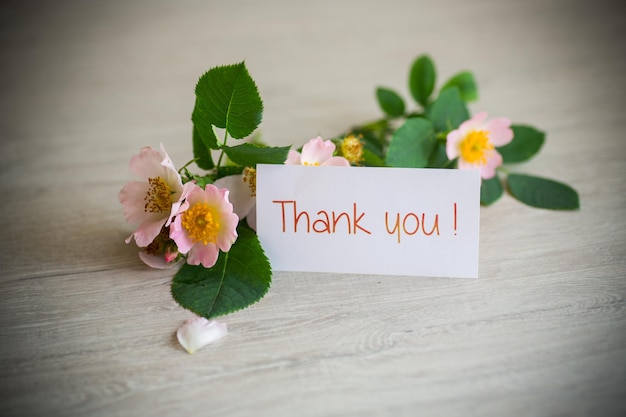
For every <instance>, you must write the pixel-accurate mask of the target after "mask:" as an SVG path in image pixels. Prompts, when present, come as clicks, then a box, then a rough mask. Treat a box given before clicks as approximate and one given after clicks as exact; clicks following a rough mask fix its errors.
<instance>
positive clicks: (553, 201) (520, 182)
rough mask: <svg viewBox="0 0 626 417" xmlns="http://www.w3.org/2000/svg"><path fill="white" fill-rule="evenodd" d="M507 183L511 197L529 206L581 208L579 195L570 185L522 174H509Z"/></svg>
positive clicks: (562, 208)
mask: <svg viewBox="0 0 626 417" xmlns="http://www.w3.org/2000/svg"><path fill="white" fill-rule="evenodd" d="M507 183H508V188H509V191H510V192H511V195H512V196H513V197H515V198H516V199H518V200H519V201H521V202H522V203H525V204H528V205H529V206H532V207H539V208H546V209H554V210H576V209H578V208H580V203H579V199H578V193H577V192H576V191H575V190H574V189H573V188H571V187H570V186H569V185H566V184H563V183H560V182H557V181H553V180H549V179H545V178H539V177H532V176H530V175H522V174H509V175H508V177H507Z"/></svg>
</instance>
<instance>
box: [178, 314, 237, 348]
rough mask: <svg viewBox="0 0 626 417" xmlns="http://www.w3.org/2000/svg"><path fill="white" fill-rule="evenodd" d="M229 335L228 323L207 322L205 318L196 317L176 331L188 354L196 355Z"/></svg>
mask: <svg viewBox="0 0 626 417" xmlns="http://www.w3.org/2000/svg"><path fill="white" fill-rule="evenodd" d="M227 333H228V326H227V325H226V323H221V322H219V321H217V320H207V319H206V318H204V317H194V318H191V319H188V320H186V321H185V322H184V323H183V324H182V326H180V327H179V328H178V330H177V331H176V337H177V338H178V342H179V343H180V344H181V345H182V347H184V348H185V350H186V351H187V352H188V353H194V352H195V351H196V350H198V349H201V348H203V347H205V346H206V345H208V344H209V343H213V342H215V341H217V340H219V339H221V338H222V337H224V336H226V334H227Z"/></svg>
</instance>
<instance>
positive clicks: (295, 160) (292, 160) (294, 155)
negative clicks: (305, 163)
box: [285, 149, 302, 165]
mask: <svg viewBox="0 0 626 417" xmlns="http://www.w3.org/2000/svg"><path fill="white" fill-rule="evenodd" d="M285 165H302V159H301V155H300V152H298V151H294V150H293V149H290V150H289V154H288V155H287V160H286V161H285Z"/></svg>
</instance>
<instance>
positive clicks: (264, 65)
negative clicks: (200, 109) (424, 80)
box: [0, 0, 626, 417]
mask: <svg viewBox="0 0 626 417" xmlns="http://www.w3.org/2000/svg"><path fill="white" fill-rule="evenodd" d="M14 3H17V2H14ZM0 11H1V13H0V22H1V23H0V48H1V50H2V55H1V57H0V59H1V62H2V65H1V67H0V68H1V69H0V71H1V75H2V76H1V77H0V83H1V88H2V89H1V95H0V135H1V136H0V137H1V139H2V140H1V144H0V166H1V175H2V176H1V184H2V188H1V192H2V196H3V197H4V203H3V204H2V207H1V212H0V213H1V217H2V219H3V220H4V230H3V234H2V239H1V243H0V262H1V266H2V269H1V273H0V294H1V296H0V297H1V304H0V306H1V307H0V329H1V333H0V363H1V367H0V369H1V373H0V415H2V416H64V417H66V416H161V415H163V416H182V415H200V416H204V415H210V416H359V417H362V416H416V415H420V416H425V415H435V416H455V415H464V416H465V415H484V416H575V415H580V416H586V415H588V416H617V415H624V414H622V413H624V412H626V400H625V398H626V397H625V394H626V388H625V387H626V314H625V307H626V305H625V302H624V296H625V295H626V282H625V262H624V258H625V256H626V244H625V231H626V221H625V218H626V217H625V216H624V214H625V212H624V205H625V204H626V198H625V196H626V181H625V180H626V176H625V173H626V172H625V169H624V160H625V159H626V141H625V138H624V122H625V121H626V118H625V117H624V108H625V105H626V100H625V94H624V93H625V92H626V89H625V87H626V83H625V82H624V73H625V71H626V55H625V54H624V53H623V52H624V47H623V44H624V40H625V35H626V29H625V28H626V19H625V14H624V9H623V8H621V9H620V8H619V6H616V3H609V2H605V3H603V2H594V3H593V4H592V3H591V2H584V1H550V2H548V1H543V0H529V1H524V2H521V1H515V0H508V1H498V0H477V1H473V2H468V1H462V0H442V1H437V2H425V1H410V0H404V1H403V0H390V1H385V2H376V1H358V2H357V1H354V2H352V1H338V0H334V1H329V0H319V1H316V2H298V1H280V0H270V1H263V2H261V1H252V0H249V1H180V2H167V1H99V2H80V1H73V2H72V1H63V2H43V1H42V2H19V4H12V5H6V4H4V3H3V5H2V6H0ZM422 53H428V54H429V55H430V56H431V57H432V58H433V59H434V60H435V63H436V65H437V68H438V71H439V75H440V78H439V81H440V82H441V81H443V80H444V79H446V78H447V77H449V76H450V75H452V74H454V73H455V72H458V71H460V70H464V69H470V70H472V71H473V72H474V73H475V75H476V78H477V81H478V83H479V89H480V99H479V101H478V102H475V103H472V105H471V110H472V112H477V111H481V110H486V111H488V112H489V113H490V114H491V115H493V116H506V117H509V118H510V119H512V120H513V121H514V122H516V123H528V124H532V125H535V126H536V127H538V128H540V129H542V130H544V131H545V132H546V133H547V142H546V144H545V146H544V148H543V150H542V152H541V153H540V155H539V156H538V157H537V158H535V159H533V160H531V161H529V162H527V163H524V164H521V165H519V166H515V167H511V169H512V170H514V171H516V172H522V173H531V174H534V175H540V176H544V177H548V178H554V179H558V180H560V181H563V182H566V183H568V184H571V185H572V186H574V187H575V188H576V189H577V190H578V191H579V193H580V196H581V204H582V208H581V210H580V211H575V212H552V211H547V210H538V209H532V208H529V207H527V206H524V205H522V204H520V203H518V202H517V201H515V200H513V199H512V198H511V197H509V196H505V197H503V198H502V200H501V201H499V202H498V203H496V204H495V205H494V206H491V207H486V208H482V209H481V236H480V274H479V279H477V280H466V279H442V278H418V277H398V276H371V275H332V274H316V273H298V272H293V273H285V272H277V273H275V274H274V277H273V285H272V288H271V290H270V292H269V294H268V295H267V296H266V297H265V298H264V299H263V300H262V301H261V302H259V303H258V304H256V305H254V306H253V307H251V308H249V309H247V310H244V311H241V312H237V313H235V314H232V315H229V316H226V317H225V318H223V320H224V321H226V322H227V323H228V325H229V329H230V332H229V334H228V336H227V337H226V338H225V339H223V340H221V341H220V342H218V343H216V344H213V345H210V346H208V347H206V348H205V349H203V350H201V351H199V352H197V353H196V354H194V355H188V354H187V353H185V352H184V351H183V350H182V348H181V347H180V346H179V345H178V343H177V341H176V338H175V330H176V329H177V328H178V326H179V325H180V324H181V323H182V321H183V320H185V319H186V318H188V317H191V313H189V312H188V311H186V310H183V309H182V308H180V307H179V306H178V305H177V304H176V303H175V302H174V301H173V299H172V297H171V296H170V292H169V282H170V279H171V276H172V271H162V270H153V269H149V268H147V267H145V266H144V265H143V264H142V263H141V262H140V261H139V259H138V258H137V254H136V248H135V247H133V246H132V245H125V244H124V238H125V237H126V236H127V235H128V234H129V233H130V231H131V230H132V228H131V226H130V225H128V224H126V223H125V221H124V218H123V216H122V210H121V206H120V205H119V203H118V201H117V193H118V191H119V189H120V188H121V187H122V186H123V185H124V183H125V182H127V181H128V180H130V179H131V175H130V173H129V171H128V160H129V158H130V156H131V155H132V154H134V153H136V152H137V151H138V150H139V148H140V147H142V146H147V145H149V146H153V147H158V145H159V143H160V142H163V143H164V144H165V145H166V147H167V149H168V151H169V152H170V154H171V156H172V158H173V160H174V162H175V163H176V164H177V165H179V166H180V165H181V164H183V163H184V162H186V161H187V160H188V159H189V158H190V157H191V121H190V115H191V110H192V108H193V104H194V96H193V91H194V86H195V82H196V81H197V79H198V77H199V76H200V75H201V74H202V73H203V72H204V71H206V70H207V69H209V68H210V67H213V66H216V65H224V64H230V63H235V62H239V61H241V60H245V61H246V65H247V66H248V68H249V70H250V72H251V73H252V76H253V77H254V79H255V80H256V82H257V84H258V86H259V89H260V92H261V96H262V98H263V100H264V104H265V112H264V120H263V123H262V125H261V133H262V135H263V138H264V139H265V140H266V141H267V142H269V143H271V144H273V145H289V144H295V145H297V146H299V145H301V144H303V143H304V142H305V141H306V140H308V139H310V138H312V137H314V136H317V135H318V134H320V135H322V136H324V137H331V136H333V135H335V134H337V133H339V132H341V131H344V130H345V129H346V128H348V127H350V126H351V125H352V124H354V123H359V122H364V121H367V120H370V119H374V118H377V117H379V115H380V110H379V109H378V108H377V105H376V102H375V99H374V94H373V93H374V88H375V87H376V86H377V85H384V86H387V87H391V88H394V89H397V90H398V91H401V92H402V94H403V95H404V96H405V97H406V98H408V93H407V91H408V89H407V86H406V79H407V72H408V68H409V66H410V64H411V62H412V60H413V59H414V58H415V57H416V56H417V55H419V54H422ZM439 85H441V84H439Z"/></svg>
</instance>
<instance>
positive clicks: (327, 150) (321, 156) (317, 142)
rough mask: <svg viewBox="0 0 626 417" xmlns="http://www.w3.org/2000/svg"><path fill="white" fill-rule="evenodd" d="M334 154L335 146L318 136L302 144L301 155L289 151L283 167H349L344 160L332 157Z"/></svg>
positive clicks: (347, 162) (340, 157) (339, 157)
mask: <svg viewBox="0 0 626 417" xmlns="http://www.w3.org/2000/svg"><path fill="white" fill-rule="evenodd" d="M334 152H335V144H334V143H333V142H332V141H330V140H323V139H322V138H321V137H320V136H318V137H316V138H314V139H311V140H310V141H308V142H307V143H305V144H304V146H303V147H302V153H300V152H298V151H294V150H293V149H292V150H290V151H289V155H288V156H287V160H286V161H285V165H309V166H350V162H349V161H348V160H347V159H346V158H344V157H342V156H333V153H334Z"/></svg>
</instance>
